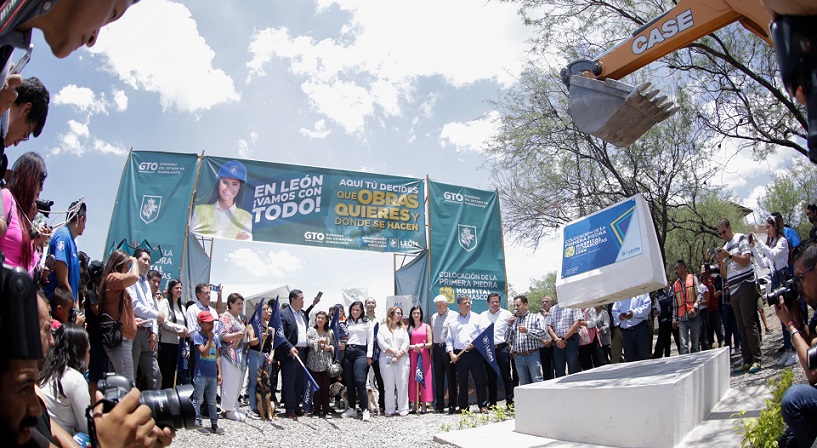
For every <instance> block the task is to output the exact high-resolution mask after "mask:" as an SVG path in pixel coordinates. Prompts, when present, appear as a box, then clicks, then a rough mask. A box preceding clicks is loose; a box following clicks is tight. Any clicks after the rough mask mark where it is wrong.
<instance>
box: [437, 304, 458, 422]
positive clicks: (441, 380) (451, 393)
mask: <svg viewBox="0 0 817 448" xmlns="http://www.w3.org/2000/svg"><path fill="white" fill-rule="evenodd" d="M434 307H435V308H436V309H437V313H436V314H434V315H433V316H431V338H432V341H433V342H434V345H433V346H432V351H431V355H432V359H433V360H434V375H433V376H434V399H435V404H434V409H435V410H436V411H437V412H443V411H444V410H445V391H446V389H445V380H446V378H448V413H449V414H453V413H454V412H456V410H457V401H456V400H457V366H456V365H454V364H451V359H449V357H448V353H447V352H446V349H445V341H446V339H448V327H447V326H446V322H447V321H448V319H449V318H451V316H453V315H454V312H453V311H451V310H450V309H449V308H448V297H446V296H444V295H442V294H440V295H438V296H437V297H435V298H434Z"/></svg>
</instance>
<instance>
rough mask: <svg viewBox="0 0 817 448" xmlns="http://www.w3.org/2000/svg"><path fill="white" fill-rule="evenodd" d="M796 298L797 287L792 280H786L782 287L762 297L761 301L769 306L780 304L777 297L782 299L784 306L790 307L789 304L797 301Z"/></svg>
mask: <svg viewBox="0 0 817 448" xmlns="http://www.w3.org/2000/svg"><path fill="white" fill-rule="evenodd" d="M797 296H798V293H797V285H795V284H794V280H793V279H788V280H786V281H785V282H783V284H782V285H780V286H778V287H777V288H776V289H774V290H772V291H771V292H769V293H768V294H766V295H765V296H763V300H764V301H765V302H766V304H767V305H769V306H771V305H777V304H778V303H780V302H779V300H778V297H783V301H784V302H785V303H786V306H787V307H790V306H791V304H792V303H794V301H795V300H797Z"/></svg>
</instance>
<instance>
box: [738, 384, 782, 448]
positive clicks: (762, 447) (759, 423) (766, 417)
mask: <svg viewBox="0 0 817 448" xmlns="http://www.w3.org/2000/svg"><path fill="white" fill-rule="evenodd" d="M792 383H794V371H792V369H786V370H784V371H783V373H782V374H781V375H780V380H779V381H775V378H769V381H768V382H767V385H768V387H769V389H770V390H771V391H772V398H769V399H767V400H766V409H763V410H761V411H760V417H757V418H742V419H741V420H740V424H741V427H740V428H738V430H742V431H743V441H742V442H741V444H740V446H741V447H742V448H747V447H751V448H777V439H778V437H780V435H781V434H783V429H784V427H785V424H784V423H783V416H782V415H781V414H780V401H781V400H782V399H783V393H784V392H786V389H788V388H789V387H791V385H792ZM745 412H746V411H741V412H739V413H738V415H739V416H741V417H742V416H743V415H744V414H745Z"/></svg>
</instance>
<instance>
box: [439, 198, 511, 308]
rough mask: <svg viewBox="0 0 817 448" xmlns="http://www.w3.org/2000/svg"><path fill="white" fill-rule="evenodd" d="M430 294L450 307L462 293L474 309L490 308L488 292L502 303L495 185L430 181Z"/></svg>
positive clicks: (502, 260)
mask: <svg viewBox="0 0 817 448" xmlns="http://www.w3.org/2000/svg"><path fill="white" fill-rule="evenodd" d="M429 204H430V207H429V209H430V211H429V214H430V216H429V225H430V226H431V295H430V296H431V297H435V296H437V295H438V294H443V295H445V296H446V297H448V303H449V304H450V306H451V308H453V309H457V307H456V305H455V299H456V297H457V296H458V295H460V294H466V295H468V296H469V297H471V302H472V305H471V309H472V311H476V312H482V311H485V310H487V309H488V304H487V299H488V294H490V293H494V292H495V293H498V294H499V295H500V297H501V300H502V307H503V308H504V307H505V306H506V301H507V298H506V289H507V283H506V279H505V253H504V248H503V242H502V225H501V220H500V216H499V197H498V196H497V194H496V192H495V191H484V190H477V189H474V188H467V187H460V186H456V185H447V184H443V183H439V182H429Z"/></svg>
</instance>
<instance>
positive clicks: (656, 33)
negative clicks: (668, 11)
mask: <svg viewBox="0 0 817 448" xmlns="http://www.w3.org/2000/svg"><path fill="white" fill-rule="evenodd" d="M694 24H695V21H694V20H693V19H692V10H691V9H687V10H686V11H684V12H682V13H681V14H678V15H677V16H676V17H674V18H670V19H668V20H667V21H665V22H664V23H662V24H661V25H660V26H656V27H654V28H651V29H650V31H649V33H646V34H642V35H640V36H638V37H636V38H635V39H634V40H633V53H635V54H641V53H643V52H645V51H647V50H649V49H650V48H652V47H653V46H654V45H656V44H660V43H661V42H664V40H666V39H669V38H670V37H672V36H675V35H676V34H678V33H680V32H681V31H684V30H686V29H687V28H689V27H691V26H692V25H694ZM647 36H649V37H647Z"/></svg>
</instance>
